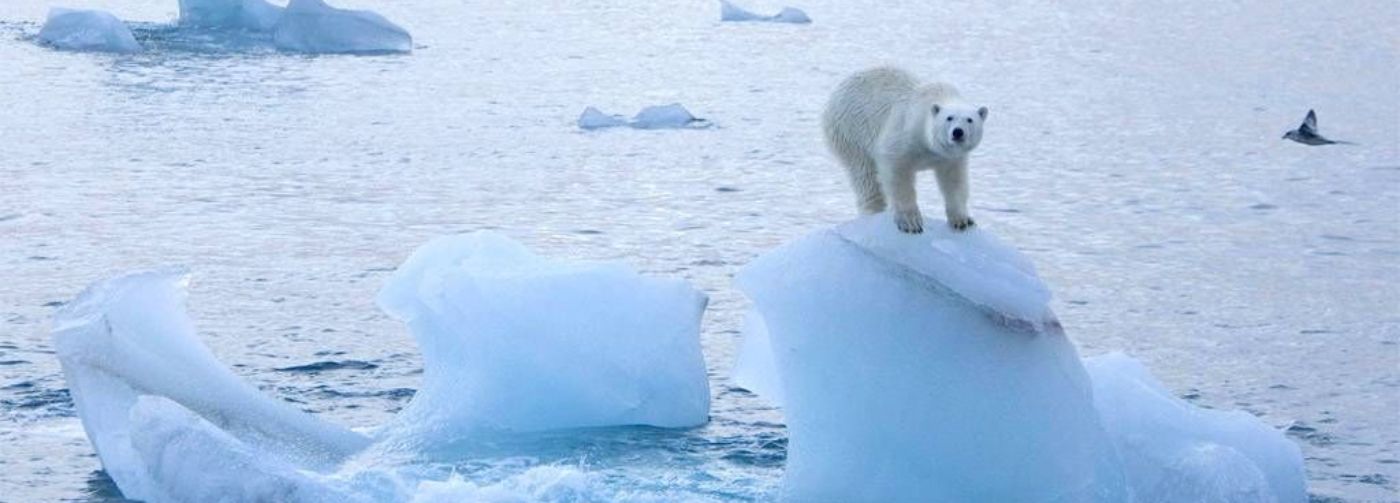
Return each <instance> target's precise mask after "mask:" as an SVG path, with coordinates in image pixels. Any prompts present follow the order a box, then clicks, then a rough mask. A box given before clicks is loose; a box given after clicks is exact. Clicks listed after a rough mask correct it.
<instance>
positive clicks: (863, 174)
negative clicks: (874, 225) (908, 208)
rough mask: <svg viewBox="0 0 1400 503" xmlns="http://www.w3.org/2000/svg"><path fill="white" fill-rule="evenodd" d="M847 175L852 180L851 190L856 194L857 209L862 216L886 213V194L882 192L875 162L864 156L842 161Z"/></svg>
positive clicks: (851, 157)
mask: <svg viewBox="0 0 1400 503" xmlns="http://www.w3.org/2000/svg"><path fill="white" fill-rule="evenodd" d="M842 161H843V162H845V164H846V173H847V174H848V175H850V178H851V189H852V190H854V191H855V193H856V207H857V208H859V209H860V214H862V215H873V214H876V213H879V212H882V211H885V194H884V193H882V192H881V191H880V177H879V175H878V173H877V171H876V168H875V161H873V160H871V159H870V158H869V157H867V156H864V155H853V156H849V157H848V158H846V159H842Z"/></svg>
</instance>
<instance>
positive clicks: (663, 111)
mask: <svg viewBox="0 0 1400 503" xmlns="http://www.w3.org/2000/svg"><path fill="white" fill-rule="evenodd" d="M629 125H630V126H632V127H634V128H637V129H668V128H705V127H709V125H710V122H709V121H707V120H705V119H700V118H697V117H695V116H694V115H691V114H690V111H689V110H686V109H685V107H683V106H681V105H680V103H672V104H670V105H658V106H650V107H646V108H643V109H642V111H640V112H637V116H636V117H633V118H632V122H631V123H629Z"/></svg>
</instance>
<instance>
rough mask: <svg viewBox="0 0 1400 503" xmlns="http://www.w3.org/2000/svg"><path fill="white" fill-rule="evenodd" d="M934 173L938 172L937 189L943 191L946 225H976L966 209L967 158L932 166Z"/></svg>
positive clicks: (954, 227)
mask: <svg viewBox="0 0 1400 503" xmlns="http://www.w3.org/2000/svg"><path fill="white" fill-rule="evenodd" d="M934 173H937V174H938V190H939V191H940V192H942V193H943V209H944V211H945V212H946V213H947V215H948V226H949V227H952V228H953V229H955V230H965V229H967V228H968V227H972V226H974V225H977V222H974V221H972V216H971V215H969V214H968V211H967V199H968V186H967V185H968V183H967V160H960V161H955V162H953V163H951V164H949V165H945V166H938V167H936V168H934Z"/></svg>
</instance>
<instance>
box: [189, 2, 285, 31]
mask: <svg viewBox="0 0 1400 503" xmlns="http://www.w3.org/2000/svg"><path fill="white" fill-rule="evenodd" d="M282 11H283V8H282V7H280V6H277V5H273V4H271V3H268V2H267V1H266V0H180V25H182V26H192V27H202V28H230V29H241V30H251V31H270V30H272V28H273V26H275V25H276V24H277V21H278V20H279V19H281V17H282Z"/></svg>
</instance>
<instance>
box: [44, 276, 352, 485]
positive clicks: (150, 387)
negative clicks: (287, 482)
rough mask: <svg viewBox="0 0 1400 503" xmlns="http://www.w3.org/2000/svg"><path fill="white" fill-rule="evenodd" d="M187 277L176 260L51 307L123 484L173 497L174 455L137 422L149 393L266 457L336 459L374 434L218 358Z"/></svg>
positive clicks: (84, 402)
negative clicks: (193, 309) (298, 404)
mask: <svg viewBox="0 0 1400 503" xmlns="http://www.w3.org/2000/svg"><path fill="white" fill-rule="evenodd" d="M187 277H188V276H187V275H186V274H185V273H184V271H182V270H176V269H172V270H161V271H154V272H146V273H137V274H132V275H127V276H122V277H119V278H115V279H111V280H107V281H102V282H99V283H97V284H95V285H93V286H91V287H89V288H88V289H87V290H85V291H84V292H83V293H81V294H79V295H78V297H77V298H76V299H74V300H73V301H72V302H70V303H68V304H67V305H65V306H64V307H63V308H62V309H61V310H59V312H58V313H57V314H55V316H54V335H53V339H54V347H55V349H56V351H57V353H58V358H59V362H60V363H61V364H62V367H63V374H64V378H65V380H66V381H67V383H68V389H69V392H70V393H71V394H72V395H73V401H74V403H75V404H76V405H77V409H78V415H79V417H80V418H81V419H82V423H83V429H84V430H86V431H87V435H88V439H89V440H90V441H91V442H92V444H93V448H94V449H95V450H96V451H97V454H98V456H99V457H100V458H101V459H102V465H103V467H104V468H105V469H106V470H107V474H108V475H110V476H111V477H112V480H114V481H116V483H117V486H118V487H120V488H121V490H122V493H123V494H125V495H126V496H127V497H128V498H132V499H141V500H151V501H168V500H170V497H169V493H167V492H166V489H167V488H168V487H169V484H170V483H171V481H170V480H164V479H163V478H161V475H162V474H168V473H171V472H170V470H169V469H168V467H167V468H162V467H161V464H163V463H169V462H170V461H169V459H168V458H169V457H170V455H169V454H163V453H164V452H165V450H164V449H166V448H165V447H161V446H158V445H155V443H151V442H146V444H145V447H144V448H143V447H142V444H141V443H140V438H138V435H139V434H146V435H151V434H153V433H152V430H150V429H149V428H144V427H138V426H139V425H140V424H144V423H148V422H150V421H151V419H150V417H149V414H137V413H136V412H134V408H135V405H136V404H137V402H138V399H139V398H140V397H141V396H142V395H153V396H159V397H164V398H166V399H168V400H170V401H172V402H174V403H178V404H179V405H180V407H182V408H183V409H185V410H189V411H192V412H193V413H196V414H198V415H199V416H201V417H203V418H205V419H206V420H207V421H208V422H209V423H210V424H212V425H213V426H214V427H217V428H218V429H220V430H222V431H224V432H227V434H228V436H229V437H231V438H236V439H237V440H238V441H239V442H241V443H243V444H246V445H248V446H251V447H250V448H253V449H257V450H258V451H259V452H262V453H264V454H266V456H265V457H266V458H270V459H276V460H279V462H285V463H288V464H295V465H297V466H301V467H307V468H310V469H329V468H331V467H333V466H335V465H336V464H337V463H339V462H341V461H342V460H344V459H345V458H346V457H347V456H349V455H351V454H353V453H355V452H357V451H359V450H360V449H362V448H364V447H365V446H366V445H368V444H369V439H368V438H367V437H365V436H363V435H361V434H358V433H355V432H352V431H350V430H348V429H345V428H342V427H339V426H336V425H333V424H330V423H326V422H324V421H321V420H319V419H317V418H315V417H314V416H312V415H310V414H306V413H304V412H301V411H299V410H296V409H294V408H292V407H290V406H288V405H287V404H286V403H284V402H281V401H278V400H274V399H272V398H270V397H268V396H267V395H264V394H262V393H261V392H259V391H258V390H257V389H256V388H254V387H253V386H250V385H249V384H247V383H246V382H244V381H243V380H241V379H239V378H238V377H237V376H235V375H234V374H233V373H232V372H230V371H229V370H228V369H227V368H225V367H224V366H223V365H222V364H220V363H219V361H218V360H217V359H215V357H214V355H213V353H211V352H210V351H209V349H208V348H207V347H205V346H204V345H203V344H201V343H200V342H199V340H198V338H197V337H196V336H195V332H194V327H193V325H192V324H191V322H190V320H189V317H188V315H187V314H185V309H184V290H183V285H184V284H185V283H186V281H187ZM165 408H168V407H165ZM143 432H144V433H143ZM146 438H147V439H148V440H149V438H150V437H149V436H148V437H146ZM153 455H154V456H153Z"/></svg>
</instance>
